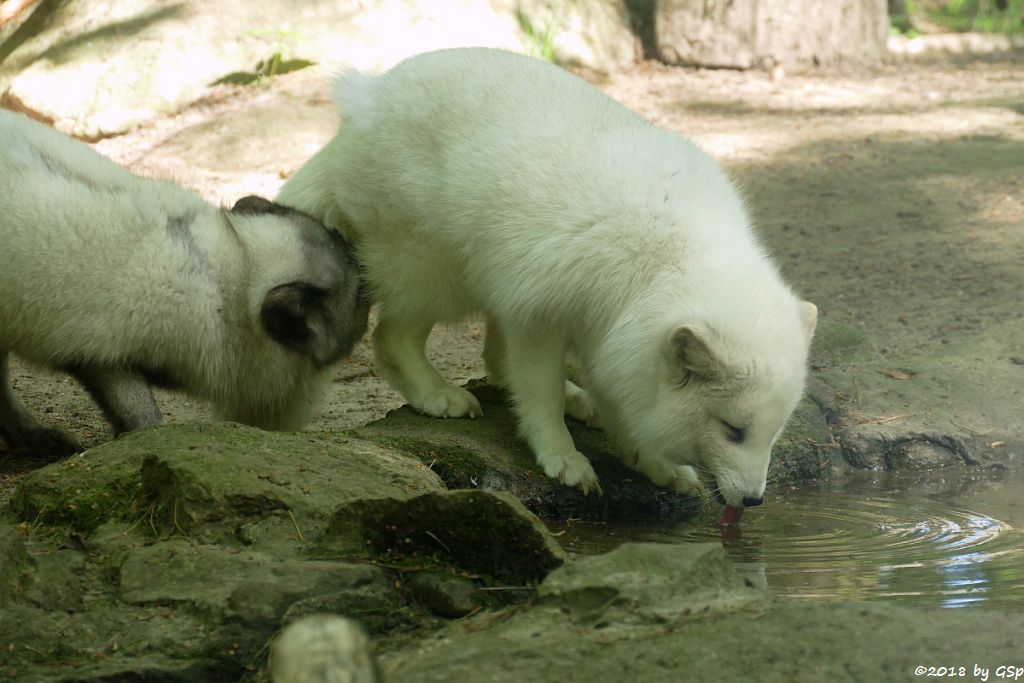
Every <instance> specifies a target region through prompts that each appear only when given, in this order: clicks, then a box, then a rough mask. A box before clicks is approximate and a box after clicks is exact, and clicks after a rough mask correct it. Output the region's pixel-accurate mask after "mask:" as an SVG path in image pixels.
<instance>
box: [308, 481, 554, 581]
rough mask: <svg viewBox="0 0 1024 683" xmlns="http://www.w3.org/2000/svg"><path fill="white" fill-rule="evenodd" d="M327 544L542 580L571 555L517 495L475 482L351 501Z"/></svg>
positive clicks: (338, 514)
mask: <svg viewBox="0 0 1024 683" xmlns="http://www.w3.org/2000/svg"><path fill="white" fill-rule="evenodd" d="M320 552H321V554H325V555H327V556H339V555H340V556H351V555H363V556H365V555H366V554H368V553H369V554H372V555H375V556H383V557H385V558H387V560H388V561H389V562H392V563H405V564H409V565H419V564H422V563H424V562H425V563H427V564H438V565H442V566H444V565H447V566H451V567H453V568H455V569H457V570H463V571H467V572H470V573H471V574H474V575H480V576H483V577H486V578H489V579H494V580H497V581H500V582H504V583H506V584H514V585H523V584H529V583H535V582H538V581H540V580H541V579H543V578H544V576H546V575H547V573H548V572H549V571H551V570H552V569H554V568H555V567H558V566H560V565H561V564H562V563H563V562H564V561H565V559H566V554H565V551H564V550H562V548H561V546H559V545H558V543H557V542H556V541H555V539H554V537H552V536H551V534H550V533H549V532H548V530H547V528H546V527H545V526H544V524H543V522H541V521H540V520H539V519H537V517H535V516H534V515H533V514H532V513H530V512H529V511H528V510H527V509H526V508H525V507H523V505H522V503H520V502H519V501H518V500H517V499H516V498H514V497H513V496H511V495H509V494H507V493H491V492H487V491H472V490H459V491H440V492H435V493H426V494H423V495H420V496H415V497H411V498H407V499H405V500H402V499H398V498H380V499H368V498H364V499H360V500H355V501H351V502H349V503H346V504H345V505H342V506H341V507H339V508H338V509H337V511H335V513H334V516H333V517H332V518H331V522H330V524H329V526H328V528H327V531H326V533H325V534H324V538H323V543H322V545H321V548H320Z"/></svg>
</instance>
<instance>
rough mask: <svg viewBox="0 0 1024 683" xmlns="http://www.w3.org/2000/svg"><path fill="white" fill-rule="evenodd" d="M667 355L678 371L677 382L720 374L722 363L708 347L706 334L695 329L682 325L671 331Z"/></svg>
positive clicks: (708, 377)
mask: <svg viewBox="0 0 1024 683" xmlns="http://www.w3.org/2000/svg"><path fill="white" fill-rule="evenodd" d="M669 355H670V357H671V359H672V363H673V365H674V366H675V367H676V368H677V369H678V373H679V374H678V377H679V382H680V383H682V382H685V381H687V380H689V379H692V378H701V379H710V378H713V377H717V376H719V375H720V374H721V373H722V368H723V367H724V366H723V364H722V362H721V361H720V360H719V359H718V357H717V356H716V355H715V353H714V351H712V350H711V347H710V346H708V342H707V338H706V334H705V333H704V332H702V331H701V330H699V329H697V328H696V327H691V326H689V325H683V326H681V327H677V328H676V329H674V330H672V334H671V336H670V337H669Z"/></svg>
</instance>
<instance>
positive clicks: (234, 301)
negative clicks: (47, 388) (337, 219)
mask: <svg viewBox="0 0 1024 683" xmlns="http://www.w3.org/2000/svg"><path fill="white" fill-rule="evenodd" d="M358 286H359V273H358V268H357V265H356V263H355V261H354V260H353V258H352V254H351V250H350V249H349V248H348V245H347V244H346V243H345V241H344V240H343V239H342V237H341V236H340V235H339V234H338V233H337V231H334V230H328V229H326V228H325V227H324V226H323V225H322V224H320V223H318V222H317V221H315V220H314V219H312V218H310V217H309V216H307V215H305V214H303V213H301V212H299V211H296V210H294V209H289V208H285V207H283V206H280V205H278V204H273V203H271V202H269V201H267V200H265V199H261V198H259V197H246V198H244V199H242V200H240V201H239V202H238V203H237V204H236V205H235V207H234V208H233V209H231V210H224V209H219V208H217V207H215V206H212V205H210V204H208V203H206V202H204V201H203V200H201V199H200V198H199V197H198V196H196V195H195V194H193V193H192V192H189V191H188V190H185V189H182V188H180V187H178V186H176V185H173V184H171V183H168V182H164V181H159V180H152V179H148V178H140V177H137V176H134V175H132V174H130V173H128V172H127V171H125V170H124V169H122V168H121V167H119V166H117V165H116V164H114V163H112V162H111V161H109V160H107V159H106V158H104V157H102V156H101V155H99V154H97V153H96V152H94V151H93V150H91V149H89V148H88V147H87V146H86V145H84V144H82V143H80V142H76V141H74V140H71V139H69V138H67V137H65V136H63V135H60V134H59V133H57V132H55V131H53V130H51V129H49V128H47V127H46V126H43V125H41V124H39V123H36V122H34V121H30V120H29V119H27V118H25V117H23V116H20V115H16V114H12V113H9V112H4V111H0V437H2V439H3V441H4V442H6V444H7V445H8V446H10V447H14V448H19V447H22V448H27V449H29V450H35V451H40V452H42V451H51V452H57V453H67V452H70V451H74V450H75V449H76V448H77V443H76V442H75V440H74V438H73V437H71V436H70V435H68V434H65V433H63V432H60V431H58V430H53V429H47V428H45V427H43V426H42V425H41V424H40V423H39V422H38V421H37V420H36V419H35V417H33V416H32V414H31V413H30V412H29V411H28V410H27V409H26V407H25V406H24V405H23V404H22V403H21V401H20V400H19V399H18V398H17V397H16V396H15V395H14V393H13V390H12V388H11V385H10V379H9V377H8V367H7V360H8V358H7V357H8V354H9V353H11V352H13V353H16V354H18V355H19V356H22V357H24V358H25V359H27V360H29V361H31V362H34V363H37V364H39V365H43V366H46V367H50V368H56V369H60V370H65V371H67V372H70V373H71V374H73V375H74V376H75V377H76V378H77V379H78V380H80V381H81V382H82V384H83V385H84V386H85V387H86V389H88V390H89V392H90V393H91V394H92V396H93V397H94V398H95V399H96V401H97V403H98V404H99V405H100V407H101V408H102V409H103V411H104V414H105V415H106V417H107V419H108V420H109V421H110V423H111V426H112V428H113V431H114V432H115V433H118V432H121V431H126V430H132V429H137V428H139V427H143V426H147V425H150V424H155V423H157V422H159V421H160V411H159V409H158V408H157V406H156V403H155V402H154V401H153V397H152V394H151V392H150V389H149V384H151V383H154V384H159V385H162V386H166V387H168V388H173V389H180V390H182V391H184V392H186V393H188V394H191V395H193V396H196V397H198V398H203V399H206V400H209V401H210V402H211V403H212V404H213V406H214V408H215V409H216V411H217V413H218V414H219V416H220V417H223V418H225V419H229V420H235V421H238V422H245V423H247V424H251V425H254V426H257V427H262V428H265V429H298V428H300V427H302V425H303V424H305V422H306V421H307V419H308V418H309V416H310V413H311V411H312V410H313V407H314V404H315V402H316V400H317V398H318V397H319V395H320V392H321V389H322V385H323V384H324V382H325V381H326V380H327V378H328V375H329V368H330V366H331V364H332V363H334V362H335V361H337V360H339V359H340V358H342V357H344V356H345V355H347V354H348V353H349V352H350V351H351V349H352V347H353V345H354V344H355V343H356V342H357V341H358V340H359V338H360V337H361V336H362V334H363V332H364V331H365V329H366V320H367V312H368V304H367V303H366V302H365V301H363V300H362V298H361V297H360V295H359V292H358Z"/></svg>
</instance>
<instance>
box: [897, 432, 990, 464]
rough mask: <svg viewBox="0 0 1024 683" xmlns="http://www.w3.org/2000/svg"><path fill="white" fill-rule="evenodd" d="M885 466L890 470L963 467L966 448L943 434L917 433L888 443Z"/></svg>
mask: <svg viewBox="0 0 1024 683" xmlns="http://www.w3.org/2000/svg"><path fill="white" fill-rule="evenodd" d="M887 451H888V452H887V453H886V466H887V468H888V469H892V470H936V469H944V468H947V467H963V466H964V465H965V464H966V463H965V458H966V459H968V460H969V459H970V456H968V455H967V449H966V448H965V447H964V445H963V444H961V443H959V442H958V441H957V440H956V439H953V438H950V437H943V436H932V435H924V434H922V435H918V436H913V437H907V438H903V439H899V440H898V441H896V442H894V443H892V444H889V445H888V448H887Z"/></svg>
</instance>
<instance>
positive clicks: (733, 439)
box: [721, 420, 747, 444]
mask: <svg viewBox="0 0 1024 683" xmlns="http://www.w3.org/2000/svg"><path fill="white" fill-rule="evenodd" d="M721 422H722V426H723V427H725V438H726V439H728V441H729V443H734V444H741V443H743V440H744V439H746V438H747V431H746V430H745V429H743V428H742V427H737V426H736V425H731V424H729V423H728V422H726V421H725V420H722V421H721Z"/></svg>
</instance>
